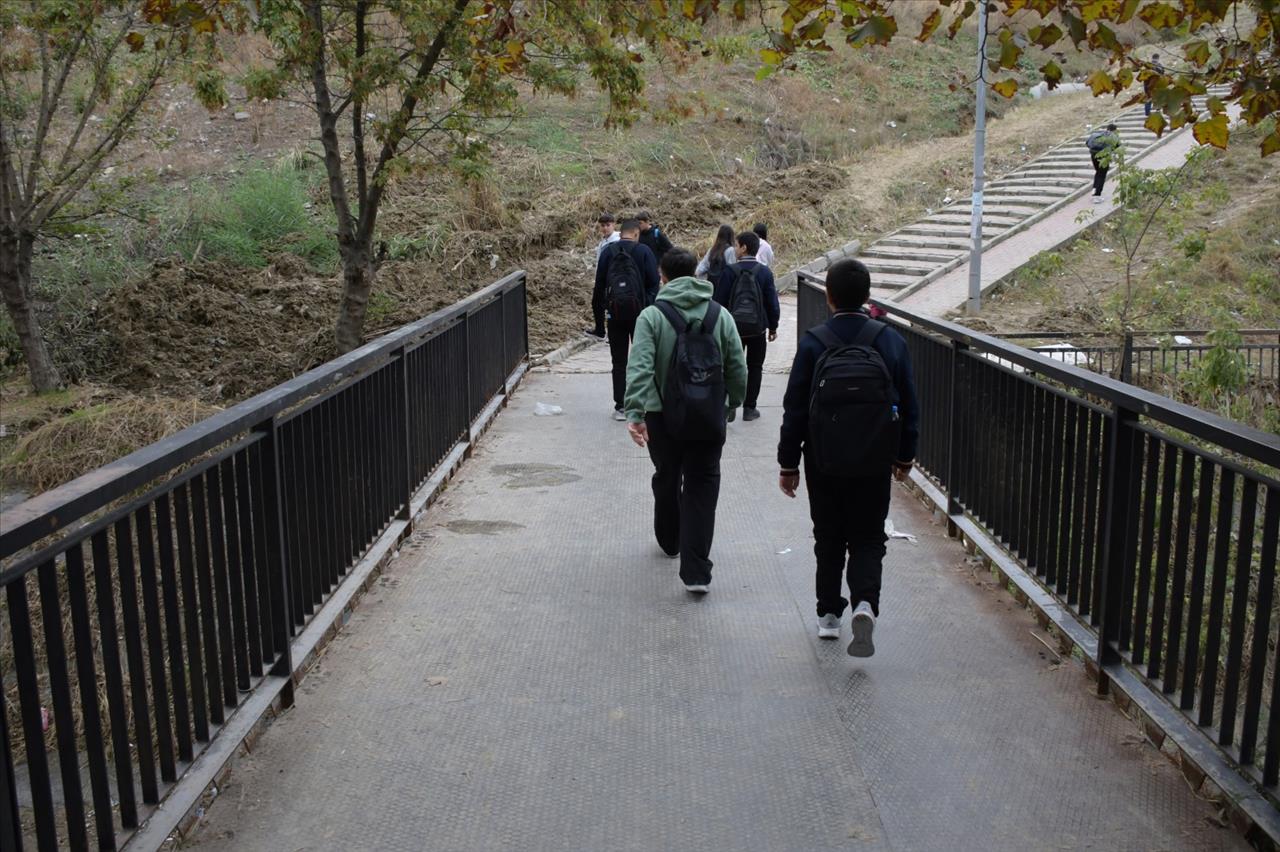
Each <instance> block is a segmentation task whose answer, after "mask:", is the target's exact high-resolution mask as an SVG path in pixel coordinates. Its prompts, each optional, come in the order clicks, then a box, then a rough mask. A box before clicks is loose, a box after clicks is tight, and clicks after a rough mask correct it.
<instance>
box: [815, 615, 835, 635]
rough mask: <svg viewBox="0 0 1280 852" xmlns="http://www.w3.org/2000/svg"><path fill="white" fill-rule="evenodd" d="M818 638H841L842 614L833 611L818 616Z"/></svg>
mask: <svg viewBox="0 0 1280 852" xmlns="http://www.w3.org/2000/svg"><path fill="white" fill-rule="evenodd" d="M818 638H819V639H839V638H840V616H838V615H832V614H831V613H827V614H826V615H820V616H818Z"/></svg>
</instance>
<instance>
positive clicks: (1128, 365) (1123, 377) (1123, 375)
mask: <svg viewBox="0 0 1280 852" xmlns="http://www.w3.org/2000/svg"><path fill="white" fill-rule="evenodd" d="M1120 381H1122V382H1124V383H1125V384H1129V385H1131V384H1133V332H1132V331H1126V332H1125V333H1124V345H1123V346H1122V347H1121V349H1120Z"/></svg>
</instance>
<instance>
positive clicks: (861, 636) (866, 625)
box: [849, 601, 876, 657]
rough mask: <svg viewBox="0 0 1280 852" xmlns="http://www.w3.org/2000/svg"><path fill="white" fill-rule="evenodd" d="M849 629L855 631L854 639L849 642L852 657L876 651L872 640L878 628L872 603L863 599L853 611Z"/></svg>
mask: <svg viewBox="0 0 1280 852" xmlns="http://www.w3.org/2000/svg"><path fill="white" fill-rule="evenodd" d="M849 629H850V630H852V631H853V639H852V640H851V641H850V642H849V656H850V657H870V656H871V655H872V654H874V653H875V652H876V646H875V644H874V643H873V642H872V641H871V634H872V633H874V632H875V629H876V615H875V613H874V612H872V611H871V604H869V603H867V602H866V601H863V602H862V603H860V604H858V608H857V609H855V610H854V611H853V618H852V619H850V620H849Z"/></svg>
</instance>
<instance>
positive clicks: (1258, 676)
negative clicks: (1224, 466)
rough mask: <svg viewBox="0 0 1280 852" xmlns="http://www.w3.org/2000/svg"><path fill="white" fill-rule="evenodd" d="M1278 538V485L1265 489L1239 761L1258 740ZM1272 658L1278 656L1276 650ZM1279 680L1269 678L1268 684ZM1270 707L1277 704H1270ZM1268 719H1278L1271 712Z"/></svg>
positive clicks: (1271, 742)
mask: <svg viewBox="0 0 1280 852" xmlns="http://www.w3.org/2000/svg"><path fill="white" fill-rule="evenodd" d="M1278 537H1280V488H1268V489H1267V499H1266V508H1265V509H1264V510H1263V522H1262V554H1261V556H1262V560H1261V561H1260V562H1259V563H1258V600H1257V603H1256V604H1255V607H1254V610H1253V611H1254V613H1255V621H1254V623H1253V643H1252V645H1251V646H1250V654H1249V685H1248V687H1247V689H1246V691H1245V699H1244V725H1243V726H1242V727H1241V730H1240V763H1241V764H1243V765H1245V766H1247V765H1249V764H1250V763H1253V762H1254V751H1255V748H1256V746H1257V742H1258V717H1259V715H1260V714H1261V708H1262V682H1263V680H1264V679H1265V678H1266V676H1267V650H1268V648H1269V645H1270V639H1271V606H1272V600H1273V598H1274V593H1275V573H1276V539H1277V538H1278ZM1274 659H1280V653H1278V655H1277V657H1275V658H1273V660H1274ZM1276 682H1280V677H1273V683H1272V686H1273V688H1274V685H1275V683H1276ZM1271 706H1272V707H1273V708H1274V707H1276V706H1278V705H1276V704H1272V705H1271ZM1269 717H1270V719H1277V718H1280V713H1275V712H1271V713H1270V714H1269ZM1277 747H1280V742H1277V741H1276V739H1275V738H1274V737H1271V736H1268V737H1267V751H1268V752H1270V751H1273V750H1274V749H1275V748H1277Z"/></svg>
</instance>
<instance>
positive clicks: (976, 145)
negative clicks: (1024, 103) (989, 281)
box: [965, 0, 987, 314]
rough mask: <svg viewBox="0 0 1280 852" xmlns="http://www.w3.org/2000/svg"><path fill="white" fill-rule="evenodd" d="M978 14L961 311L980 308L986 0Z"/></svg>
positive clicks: (985, 133)
mask: <svg viewBox="0 0 1280 852" xmlns="http://www.w3.org/2000/svg"><path fill="white" fill-rule="evenodd" d="M981 7H982V8H981V9H980V10H979V13H978V81H977V86H978V105H977V111H976V113H975V115H974V128H973V214H972V216H973V218H972V221H971V223H970V226H969V301H968V302H966V303H965V311H966V312H967V313H970V314H976V313H978V312H979V311H981V310H982V184H983V180H984V177H985V175H984V174H983V168H982V167H983V161H984V160H985V158H986V149H987V0H982V3H981Z"/></svg>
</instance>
